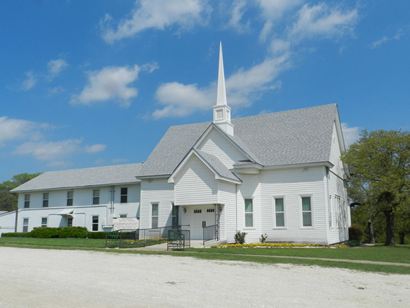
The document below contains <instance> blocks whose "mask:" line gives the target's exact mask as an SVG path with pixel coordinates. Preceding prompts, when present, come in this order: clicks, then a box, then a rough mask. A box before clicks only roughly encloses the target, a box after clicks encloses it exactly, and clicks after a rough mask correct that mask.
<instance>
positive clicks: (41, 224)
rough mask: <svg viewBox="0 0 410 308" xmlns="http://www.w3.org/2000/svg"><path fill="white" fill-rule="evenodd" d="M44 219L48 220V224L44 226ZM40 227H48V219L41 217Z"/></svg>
mask: <svg viewBox="0 0 410 308" xmlns="http://www.w3.org/2000/svg"><path fill="white" fill-rule="evenodd" d="M43 219H46V224H45V225H43ZM40 227H42V228H43V227H46V228H47V227H48V217H41V223H40Z"/></svg>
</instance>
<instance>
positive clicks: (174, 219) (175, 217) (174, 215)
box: [172, 203, 178, 227]
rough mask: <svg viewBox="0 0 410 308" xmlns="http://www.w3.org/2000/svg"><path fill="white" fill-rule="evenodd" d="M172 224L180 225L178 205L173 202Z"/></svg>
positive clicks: (174, 225)
mask: <svg viewBox="0 0 410 308" xmlns="http://www.w3.org/2000/svg"><path fill="white" fill-rule="evenodd" d="M172 226H173V227H176V226H178V207H177V206H175V205H174V203H172Z"/></svg>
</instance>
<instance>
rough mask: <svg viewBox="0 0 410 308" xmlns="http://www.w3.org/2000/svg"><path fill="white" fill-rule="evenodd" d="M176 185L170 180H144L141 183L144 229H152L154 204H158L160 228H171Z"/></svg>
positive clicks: (141, 212) (142, 225)
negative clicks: (169, 181)
mask: <svg viewBox="0 0 410 308" xmlns="http://www.w3.org/2000/svg"><path fill="white" fill-rule="evenodd" d="M173 201H174V185H173V184H170V183H168V179H155V180H144V181H142V182H141V209H140V215H141V216H140V217H141V218H140V221H141V223H140V225H141V228H142V229H147V228H151V214H152V203H153V202H156V203H158V204H159V205H158V210H159V213H158V214H159V218H158V226H159V227H164V226H170V225H171V224H172V221H171V211H172V202H173Z"/></svg>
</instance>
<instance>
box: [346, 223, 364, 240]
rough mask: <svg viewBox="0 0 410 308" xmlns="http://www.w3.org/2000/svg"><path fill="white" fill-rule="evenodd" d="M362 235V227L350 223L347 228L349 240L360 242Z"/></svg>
mask: <svg viewBox="0 0 410 308" xmlns="http://www.w3.org/2000/svg"><path fill="white" fill-rule="evenodd" d="M362 237H363V231H362V228H361V227H360V226H359V225H352V226H351V227H350V228H349V241H357V242H359V243H360V242H361V240H362Z"/></svg>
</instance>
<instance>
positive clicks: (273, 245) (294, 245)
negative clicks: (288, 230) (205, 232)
mask: <svg viewBox="0 0 410 308" xmlns="http://www.w3.org/2000/svg"><path fill="white" fill-rule="evenodd" d="M319 247H322V248H326V247H335V248H345V247H348V246H347V245H345V244H336V245H331V246H327V245H322V244H313V243H245V244H221V245H218V246H217V248H319Z"/></svg>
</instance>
